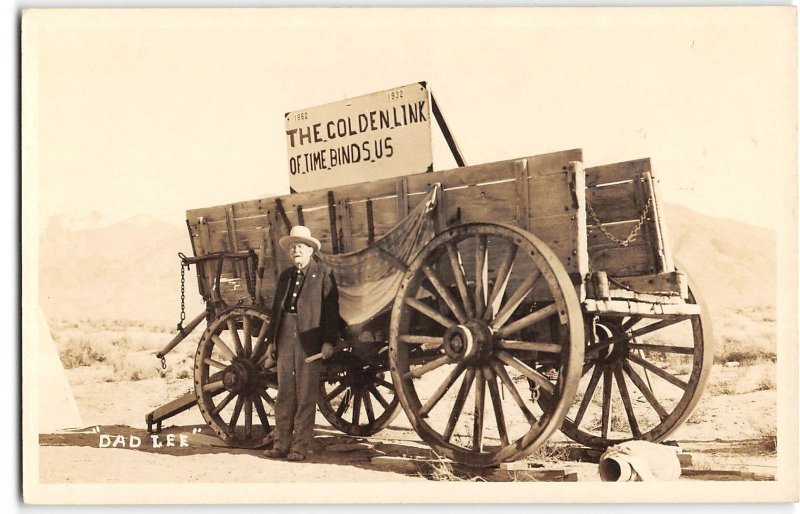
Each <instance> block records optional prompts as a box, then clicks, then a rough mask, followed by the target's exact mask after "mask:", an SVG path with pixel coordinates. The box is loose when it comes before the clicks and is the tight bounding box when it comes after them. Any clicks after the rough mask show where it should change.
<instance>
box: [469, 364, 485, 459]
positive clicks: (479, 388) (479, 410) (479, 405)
mask: <svg viewBox="0 0 800 514" xmlns="http://www.w3.org/2000/svg"><path fill="white" fill-rule="evenodd" d="M485 399H486V384H485V382H484V378H483V370H480V369H479V370H477V372H476V373H475V415H474V416H473V420H474V421H473V430H472V451H476V452H480V451H483V413H484V401H485Z"/></svg>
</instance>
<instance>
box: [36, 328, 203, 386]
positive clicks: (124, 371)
mask: <svg viewBox="0 0 800 514" xmlns="http://www.w3.org/2000/svg"><path fill="white" fill-rule="evenodd" d="M50 329H51V332H52V335H53V340H54V342H55V343H56V347H57V348H58V351H59V354H60V357H61V362H62V364H63V365H64V367H65V368H66V369H72V368H78V367H81V366H88V367H92V368H95V369H100V370H102V371H103V373H101V380H105V381H106V382H118V381H122V380H130V381H137V380H145V379H148V378H154V377H158V376H161V377H164V378H166V379H168V380H183V379H187V378H190V377H191V376H192V373H193V371H192V359H193V354H194V351H195V350H196V348H197V340H198V338H199V333H197V334H194V335H193V336H192V337H190V338H189V340H187V341H184V342H182V343H181V344H180V345H179V346H178V347H177V348H176V349H175V350H174V351H173V352H172V353H170V354H169V355H168V356H167V361H168V367H167V369H166V370H162V369H161V363H160V361H159V359H158V358H156V356H155V354H156V352H158V350H160V349H162V348H163V347H164V346H165V345H166V344H167V343H168V342H169V340H170V339H171V334H170V333H169V330H168V329H167V328H166V327H165V326H162V325H155V324H148V323H143V322H133V321H126V320H119V321H113V320H110V321H109V320H80V321H69V322H67V321H51V322H50Z"/></svg>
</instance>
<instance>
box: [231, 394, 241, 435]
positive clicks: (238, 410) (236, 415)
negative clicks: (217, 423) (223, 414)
mask: <svg viewBox="0 0 800 514" xmlns="http://www.w3.org/2000/svg"><path fill="white" fill-rule="evenodd" d="M242 407H244V397H243V396H242V395H239V396H238V397H237V398H236V405H235V406H234V407H233V414H232V415H231V420H230V422H229V423H228V429H229V430H230V431H231V432H233V431H234V430H235V429H236V423H237V422H238V421H239V415H240V414H241V413H242Z"/></svg>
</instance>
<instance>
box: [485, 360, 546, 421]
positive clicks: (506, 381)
mask: <svg viewBox="0 0 800 514" xmlns="http://www.w3.org/2000/svg"><path fill="white" fill-rule="evenodd" d="M490 366H491V367H492V371H494V372H495V374H496V375H497V376H498V377H500V381H501V382H502V383H503V385H504V386H505V388H506V389H508V392H509V393H511V397H512V398H513V399H514V401H515V402H516V403H517V405H518V406H519V409H520V411H522V415H523V416H525V419H527V420H528V423H530V424H531V425H533V424H534V423H536V416H534V415H533V413H532V412H531V410H530V409H529V408H528V406H527V405H525V401H524V400H523V399H522V396H520V394H519V391H518V390H517V387H516V386H515V385H514V382H513V381H512V380H511V377H510V376H508V372H507V371H506V369H505V368H504V367H503V365H502V364H501V363H500V362H497V361H494V362H492V363H491V364H490Z"/></svg>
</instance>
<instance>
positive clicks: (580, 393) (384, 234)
mask: <svg viewBox="0 0 800 514" xmlns="http://www.w3.org/2000/svg"><path fill="white" fill-rule="evenodd" d="M658 198H659V197H658V191H657V184H656V180H655V179H654V178H653V174H652V172H651V169H650V162H649V160H647V159H644V160H637V161H630V162H624V163H618V164H611V165H605V166H598V167H591V168H586V169H584V167H583V156H582V152H581V151H580V150H569V151H564V152H557V153H551V154H546V155H538V156H532V157H527V158H522V159H513V160H508V161H501V162H495V163H489V164H482V165H477V166H470V167H464V168H456V169H452V170H446V171H439V172H431V173H422V174H418V175H410V176H405V177H402V178H398V179H386V180H380V181H375V182H369V183H362V184H354V185H349V186H342V187H338V188H335V189H333V190H330V191H313V192H307V193H296V194H291V195H285V196H280V197H275V198H264V199H258V200H252V201H247V202H241V203H236V204H231V205H223V206H218V207H210V208H204V209H196V210H191V211H189V212H188V213H187V226H188V229H189V233H190V236H191V241H192V248H193V250H194V254H195V257H193V258H187V259H186V262H189V263H194V264H195V265H196V268H197V277H198V285H199V288H200V293H201V294H202V295H203V298H204V300H205V301H206V304H207V311H206V312H205V313H203V314H202V315H201V316H198V318H196V319H195V320H194V321H193V322H192V323H191V324H190V325H189V326H188V327H187V328H188V329H189V331H190V330H191V329H194V328H195V327H196V326H197V325H199V324H200V323H201V322H202V319H206V320H207V322H208V326H207V328H206V330H205V332H204V334H203V336H202V338H201V341H200V344H199V346H198V351H197V357H196V360H195V377H194V378H195V391H193V392H190V393H187V395H185V396H184V397H182V398H179V399H178V400H175V401H173V402H171V403H170V404H167V405H165V406H163V407H161V408H159V409H157V410H156V411H153V412H151V413H150V414H148V425H149V426H152V425H154V424H155V425H158V426H159V427H160V424H161V422H162V421H163V420H164V419H166V418H168V417H169V416H172V415H174V414H175V413H177V412H180V411H182V410H185V409H186V408H189V407H191V406H192V405H194V403H198V404H199V407H200V410H201V412H202V414H203V416H204V418H205V420H206V422H207V423H208V424H209V425H210V426H211V427H212V428H213V429H214V430H215V432H216V433H217V434H218V435H219V437H220V438H222V439H223V440H225V441H226V442H228V443H229V444H231V445H234V446H244V447H259V446H263V445H265V444H267V443H268V442H269V439H270V432H271V424H270V420H271V419H272V416H273V414H272V413H273V410H272V407H273V406H274V400H275V390H276V388H277V381H276V378H275V374H274V362H272V360H271V358H270V357H269V355H270V353H271V352H270V351H269V348H268V347H269V345H270V344H271V343H272V342H271V341H266V340H265V334H266V327H267V324H268V322H269V312H268V307H269V306H270V305H271V304H272V300H273V297H274V294H275V284H276V280H277V277H278V275H279V273H280V271H281V270H282V269H284V268H285V267H288V266H289V265H290V261H289V259H288V257H287V256H286V255H284V253H283V252H282V250H281V249H280V248H279V246H278V240H279V239H280V237H282V236H284V235H286V234H288V232H289V229H290V228H291V226H293V225H296V224H303V225H307V226H309V227H310V228H311V230H312V233H313V234H314V235H315V237H317V238H319V239H320V241H321V242H322V250H321V258H322V259H323V260H324V261H325V262H326V263H329V264H333V269H334V273H335V274H336V273H337V270H338V272H339V273H340V276H337V279H339V278H340V277H341V280H342V283H343V285H344V289H345V290H346V291H347V287H352V288H353V289H352V290H353V291H355V292H353V293H352V294H351V297H352V301H353V302H355V303H354V307H352V308H350V307H347V309H349V310H350V311H352V312H353V313H355V314H352V315H351V317H350V318H349V319H350V320H356V322H351V323H350V326H349V330H347V331H345V332H343V338H344V342H343V343H342V345H341V351H340V352H338V353H337V354H336V355H335V356H334V358H332V359H330V360H329V361H326V363H325V367H324V371H323V377H322V380H321V382H320V389H319V399H318V404H319V407H320V410H321V412H322V413H323V414H324V416H325V418H326V419H327V420H328V421H329V422H330V423H331V424H332V425H334V426H335V427H337V428H338V429H340V430H342V431H344V432H346V433H349V434H356V435H369V434H373V433H375V432H377V431H379V430H380V429H382V428H384V427H385V426H387V425H388V423H389V422H390V421H391V420H392V419H393V418H394V417H395V415H396V414H397V413H398V412H399V410H400V408H401V406H402V408H403V409H404V411H405V413H406V415H407V416H408V419H409V420H410V422H411V424H412V426H413V427H414V429H415V430H416V431H417V433H418V434H419V435H420V437H422V438H423V439H424V440H425V441H426V442H427V443H428V444H430V446H431V447H432V448H433V449H434V450H436V451H437V452H439V453H440V454H443V455H446V456H447V457H449V458H452V459H454V460H456V461H459V462H462V463H465V464H469V465H477V466H486V465H494V464H498V463H500V462H508V461H512V460H516V459H520V458H522V457H524V456H525V455H527V454H529V453H530V452H532V451H533V450H534V449H536V448H537V447H538V446H540V445H542V444H543V443H544V442H545V441H546V440H547V439H548V438H549V437H550V436H551V435H552V433H553V432H554V431H555V430H556V429H559V428H560V429H561V430H562V431H563V432H564V433H565V434H566V435H568V436H569V437H570V438H572V439H573V440H575V441H578V442H580V443H582V444H585V445H589V446H593V447H606V446H608V445H610V444H614V443H616V442H618V441H622V440H626V439H646V440H651V441H661V440H663V439H664V438H666V437H667V436H668V435H669V434H671V433H672V432H673V431H674V430H675V429H676V428H677V427H678V426H680V424H681V423H682V422H683V421H684V420H685V419H686V418H687V417H688V416H689V414H690V413H691V411H692V409H693V408H694V406H695V405H696V403H697V401H698V400H699V397H700V394H701V392H702V389H703V386H704V383H705V381H706V379H707V377H708V373H709V371H710V364H711V359H712V347H711V341H712V337H711V336H710V324H709V322H708V320H707V319H705V312H704V310H703V308H702V307H701V302H700V301H699V300H698V297H697V292H696V291H692V290H691V288H690V287H689V285H688V282H687V277H686V275H685V274H684V273H683V272H682V271H680V270H677V269H676V268H675V264H674V262H673V258H672V255H671V252H670V247H669V244H668V238H667V234H666V225H665V223H664V221H663V212H662V208H663V206H662V205H660V204H659V199H658ZM410 227H413V228H410ZM398 234H400V235H398ZM412 236H413V237H412ZM367 253H370V255H367ZM356 259H361V260H356ZM354 262H355V263H356V264H353V263H354ZM337 266H339V267H337ZM348 266H349V267H348ZM354 277H355V278H354ZM376 277H378V278H376ZM369 280H373V281H374V282H375V284H376V287H373V288H371V289H370V288H365V287H361V286H362V285H363V284H361V282H363V281H369ZM366 290H369V291H370V292H369V294H368V293H364V292H363V291H366ZM359 301H360V304H359ZM347 309H344V308H343V310H347ZM365 313H366V315H365ZM359 314H360V316H359ZM343 316H344V313H343ZM345 319H348V318H347V317H345ZM184 332H185V331H184ZM181 339H182V336H181V335H179V336H177V337H176V339H175V340H173V342H172V343H171V344H170V345H168V346H167V348H165V349H164V350H163V351H162V352H161V354H160V355H163V354H166V353H167V352H168V351H170V350H171V349H172V348H173V347H174V346H175V345H176V344H178V342H179V341H180V340H181ZM601 379H602V386H600V382H601ZM487 389H488V392H489V395H488V396H489V398H488V399H487V398H486V396H487V395H486V390H487ZM615 390H616V391H615ZM234 400H235V401H234ZM254 410H255V414H256V415H255V416H254V415H253V411H254Z"/></svg>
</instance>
